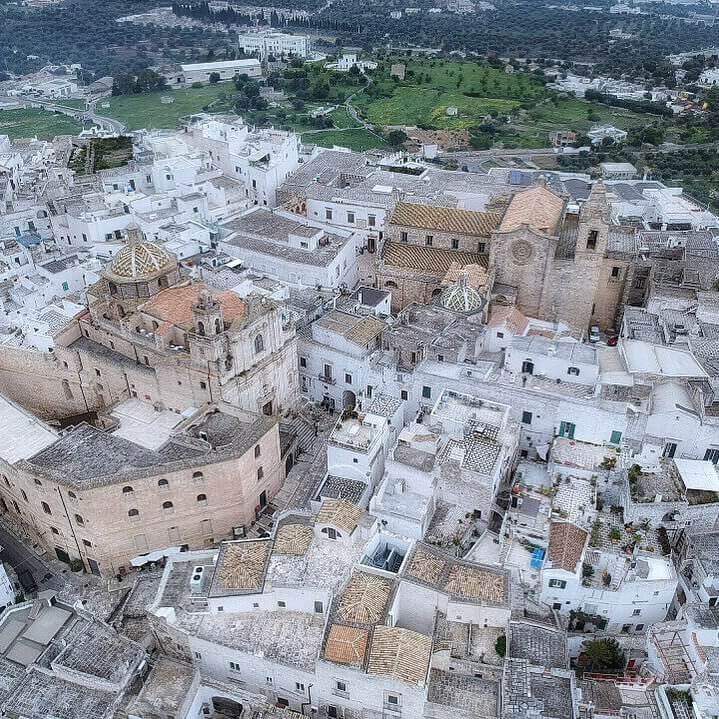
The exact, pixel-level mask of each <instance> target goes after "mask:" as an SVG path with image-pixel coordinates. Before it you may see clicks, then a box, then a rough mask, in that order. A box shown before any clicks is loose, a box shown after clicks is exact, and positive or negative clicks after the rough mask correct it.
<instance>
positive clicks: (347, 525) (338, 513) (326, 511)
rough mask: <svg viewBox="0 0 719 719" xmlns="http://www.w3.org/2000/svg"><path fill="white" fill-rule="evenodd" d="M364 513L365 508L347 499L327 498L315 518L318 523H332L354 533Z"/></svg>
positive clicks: (338, 527)
mask: <svg viewBox="0 0 719 719" xmlns="http://www.w3.org/2000/svg"><path fill="white" fill-rule="evenodd" d="M363 514H364V509H362V507H358V506H357V505H356V504H352V503H351V502H348V501H347V500H345V499H326V500H325V501H324V502H323V503H322V507H321V508H320V511H319V512H318V513H317V517H316V519H315V523H316V524H331V525H332V526H333V527H337V529H341V530H344V531H345V532H347V533H348V534H352V532H354V530H355V529H356V527H357V524H358V522H359V520H360V518H361V517H362V515H363Z"/></svg>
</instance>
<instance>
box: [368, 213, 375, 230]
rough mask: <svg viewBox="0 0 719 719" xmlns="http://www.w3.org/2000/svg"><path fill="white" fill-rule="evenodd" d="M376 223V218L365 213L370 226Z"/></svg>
mask: <svg viewBox="0 0 719 719" xmlns="http://www.w3.org/2000/svg"><path fill="white" fill-rule="evenodd" d="M376 223H377V218H376V217H375V216H374V215H367V224H368V225H369V226H370V227H374V226H375V224H376Z"/></svg>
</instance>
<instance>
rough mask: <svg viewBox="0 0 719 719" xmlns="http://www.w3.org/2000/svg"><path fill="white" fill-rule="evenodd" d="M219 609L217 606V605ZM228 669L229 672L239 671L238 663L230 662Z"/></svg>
mask: <svg viewBox="0 0 719 719" xmlns="http://www.w3.org/2000/svg"><path fill="white" fill-rule="evenodd" d="M218 609H219V607H218ZM230 671H231V672H239V671H240V665H239V664H237V663H235V662H230Z"/></svg>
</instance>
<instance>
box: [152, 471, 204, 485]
mask: <svg viewBox="0 0 719 719" xmlns="http://www.w3.org/2000/svg"><path fill="white" fill-rule="evenodd" d="M204 478H205V475H204V474H202V472H193V474H192V479H195V480H203V479H204ZM160 481H162V480H160ZM165 483H167V482H165Z"/></svg>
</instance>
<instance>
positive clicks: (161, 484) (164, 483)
mask: <svg viewBox="0 0 719 719" xmlns="http://www.w3.org/2000/svg"><path fill="white" fill-rule="evenodd" d="M157 486H158V487H169V486H170V483H169V482H168V481H167V480H166V479H159V480H158V481H157Z"/></svg>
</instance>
